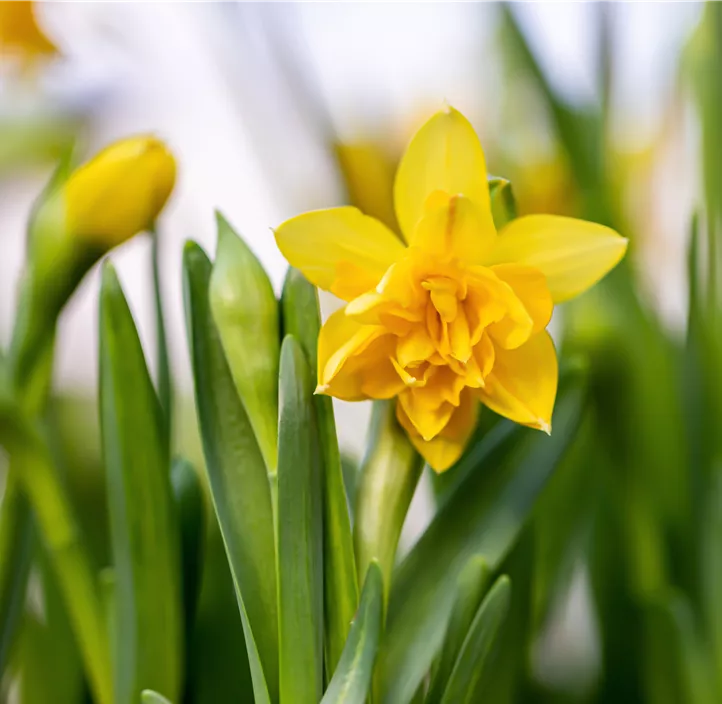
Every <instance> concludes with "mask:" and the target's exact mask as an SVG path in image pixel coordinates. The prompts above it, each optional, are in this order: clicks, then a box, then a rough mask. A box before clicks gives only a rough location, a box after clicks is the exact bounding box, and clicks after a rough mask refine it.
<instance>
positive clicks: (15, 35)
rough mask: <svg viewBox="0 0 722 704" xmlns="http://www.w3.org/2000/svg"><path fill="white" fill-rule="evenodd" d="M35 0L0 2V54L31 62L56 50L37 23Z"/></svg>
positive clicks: (55, 52)
mask: <svg viewBox="0 0 722 704" xmlns="http://www.w3.org/2000/svg"><path fill="white" fill-rule="evenodd" d="M35 6H36V3H34V2H0V54H2V55H3V56H11V57H13V58H17V59H19V60H20V61H21V62H22V63H25V64H32V63H33V62H34V61H35V60H36V59H39V58H42V57H44V56H53V55H54V54H57V53H58V49H57V47H56V46H55V44H53V42H52V41H50V39H48V37H47V36H46V34H45V32H43V30H42V29H40V27H39V26H38V22H37V18H36V16H35Z"/></svg>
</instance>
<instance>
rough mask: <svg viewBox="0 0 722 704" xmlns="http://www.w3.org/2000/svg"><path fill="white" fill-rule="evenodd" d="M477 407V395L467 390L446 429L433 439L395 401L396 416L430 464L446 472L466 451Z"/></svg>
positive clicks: (434, 468)
mask: <svg viewBox="0 0 722 704" xmlns="http://www.w3.org/2000/svg"><path fill="white" fill-rule="evenodd" d="M478 409H479V404H478V402H477V400H476V398H475V397H474V395H473V394H472V393H471V392H470V391H466V392H464V393H463V394H462V398H461V403H460V404H459V406H458V408H455V409H454V412H453V413H452V415H451V417H450V418H449V421H448V422H447V424H446V426H445V427H444V429H443V430H442V431H441V432H440V433H439V434H438V435H437V436H436V437H434V438H432V439H431V440H424V439H423V438H422V437H421V435H419V433H418V432H417V431H416V429H415V428H414V426H413V424H412V423H411V421H410V420H409V418H408V416H407V415H406V413H405V411H404V409H403V407H402V406H401V404H400V403H397V404H396V417H397V419H398V421H399V423H400V425H401V426H402V427H403V428H404V429H405V430H406V432H407V433H408V435H409V440H411V443H412V444H413V446H414V447H415V448H416V450H417V451H418V453H419V454H420V455H421V456H422V457H423V458H424V459H425V460H426V462H427V463H428V464H429V466H430V467H431V468H432V469H433V470H434V471H436V472H443V471H445V470H447V469H448V468H449V467H451V466H452V465H453V464H454V463H455V462H456V461H457V460H458V459H459V458H460V457H461V455H462V454H463V452H464V449H465V448H466V445H467V443H468V442H469V438H470V437H471V435H472V433H473V432H474V428H475V427H476V419H477V416H478Z"/></svg>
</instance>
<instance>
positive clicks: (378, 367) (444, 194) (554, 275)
mask: <svg viewBox="0 0 722 704" xmlns="http://www.w3.org/2000/svg"><path fill="white" fill-rule="evenodd" d="M394 202H395V208H396V216H397V219H398V222H399V225H400V227H401V231H402V232H403V235H404V238H405V241H404V242H402V241H401V240H400V239H399V238H398V237H397V236H396V235H394V233H393V232H392V231H391V230H389V229H388V228H387V227H386V226H385V225H383V224H382V223H380V222H379V221H377V220H374V219H373V218H370V217H368V216H365V215H363V213H361V212H360V211H359V210H357V209H356V208H351V207H342V208H332V209H329V210H320V211H315V212H310V213H306V214H304V215H299V216H298V217H295V218H292V219H291V220H288V221H287V222H285V223H283V224H282V225H281V226H280V227H279V228H278V230H277V231H276V233H275V235H276V241H277V243H278V246H279V247H280V249H281V251H282V252H283V254H284V256H285V257H286V259H287V260H288V261H289V262H290V263H291V264H292V265H293V266H295V267H297V268H298V269H300V270H301V271H302V272H303V273H304V274H305V275H306V277H307V278H308V279H309V280H310V281H312V282H313V283H314V284H316V285H317V286H319V287H320V288H322V289H325V290H327V291H331V292H332V293H334V294H336V295H337V296H339V297H340V298H342V299H344V300H345V301H347V302H348V303H347V305H346V306H345V307H344V308H343V309H341V310H339V311H337V312H336V313H334V314H333V315H331V316H330V318H329V319H328V320H327V321H326V323H325V325H324V326H323V328H322V330H321V333H320V336H319V341H318V380H319V386H318V389H317V392H318V393H325V394H329V395H331V396H335V397H336V398H340V399H344V400H348V401H357V400H362V399H390V398H394V397H396V398H397V405H396V414H397V418H398V420H399V423H400V424H401V425H402V426H403V428H404V429H405V430H406V431H407V433H408V435H409V438H410V440H411V442H412V443H413V444H414V446H415V447H416V448H417V450H418V451H419V452H420V453H421V455H422V456H423V457H424V458H425V459H426V461H427V462H428V463H429V464H430V465H431V466H432V467H433V468H434V469H435V470H437V471H442V470H445V469H447V468H448V467H450V466H451V465H452V464H453V463H454V462H455V461H456V460H457V459H458V458H459V456H460V455H461V453H462V452H463V450H464V447H465V445H466V443H467V441H468V439H469V437H470V435H471V433H472V431H473V429H474V426H475V423H476V414H477V409H478V401H482V402H483V403H484V404H485V405H487V406H488V407H489V408H491V409H493V410H494V411H496V412H497V413H499V414H501V415H503V416H506V417H507V418H510V419H511V420H513V421H516V422H517V423H521V424H523V425H527V426H531V427H533V428H538V429H540V430H543V431H545V432H547V433H549V432H550V431H551V416H552V409H553V407H554V400H555V396H556V390H557V359H556V353H555V350H554V344H553V343H552V340H551V338H550V337H549V334H548V333H547V332H546V330H545V328H546V326H547V324H548V323H549V320H550V318H551V315H552V309H553V307H554V304H555V303H561V302H562V301H566V300H568V299H570V298H573V297H574V296H576V295H578V294H580V293H582V292H583V291H584V290H586V289H587V288H589V287H590V286H592V285H593V284H594V283H596V282H597V281H599V279H601V278H602V277H603V276H604V275H605V274H606V273H607V272H608V271H609V270H610V269H612V267H614V265H615V264H617V262H619V260H620V259H621V258H622V256H623V255H624V252H625V250H626V248H627V240H626V239H624V238H622V237H620V236H619V235H618V234H617V233H616V232H614V231H613V230H611V229H609V228H607V227H604V226H602V225H598V224H595V223H590V222H585V221H582V220H575V219H572V218H566V217H559V216H554V215H529V216H526V217H521V218H518V219H516V220H513V221H511V222H510V223H508V224H507V225H505V226H504V227H503V228H502V229H501V230H500V231H499V232H498V233H497V231H496V228H495V227H494V222H493V220H492V215H491V205H490V199H489V189H488V187H487V172H486V164H485V161H484V153H483V151H482V148H481V144H480V143H479V139H478V137H477V136H476V134H475V132H474V129H473V128H472V126H471V125H470V123H469V122H468V121H467V120H466V118H464V117H463V116H462V115H461V114H460V113H459V112H457V111H456V110H454V109H451V108H448V109H445V110H443V111H442V112H439V113H438V114H436V115H435V116H434V117H432V118H431V119H430V120H429V121H428V122H427V123H426V124H425V125H424V126H423V127H422V128H421V129H420V130H419V132H418V133H417V134H416V136H415V137H414V138H413V140H412V141H411V144H410V145H409V147H408V149H407V151H406V154H405V155H404V157H403V159H402V160H401V164H400V165H399V169H398V172H397V174H396V182H395V186H394Z"/></svg>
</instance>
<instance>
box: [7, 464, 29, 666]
mask: <svg viewBox="0 0 722 704" xmlns="http://www.w3.org/2000/svg"><path fill="white" fill-rule="evenodd" d="M32 543H33V523H32V520H31V514H30V506H29V505H28V501H27V499H26V498H25V496H24V494H23V493H22V489H21V487H20V483H19V481H18V478H17V473H16V472H15V471H14V469H13V470H11V471H10V472H9V473H8V475H7V481H6V484H5V495H4V496H3V501H2V511H0V673H2V672H4V671H5V669H6V668H7V666H8V663H9V661H10V655H11V652H12V646H13V643H14V641H15V634H16V632H17V628H18V625H19V623H20V617H21V615H22V611H23V606H24V604H25V591H26V588H27V583H28V573H29V571H30V561H31V557H32Z"/></svg>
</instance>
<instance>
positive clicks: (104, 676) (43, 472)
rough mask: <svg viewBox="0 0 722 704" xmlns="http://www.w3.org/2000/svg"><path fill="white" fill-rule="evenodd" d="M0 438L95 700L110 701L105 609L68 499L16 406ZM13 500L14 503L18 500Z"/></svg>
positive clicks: (3, 420)
mask: <svg viewBox="0 0 722 704" xmlns="http://www.w3.org/2000/svg"><path fill="white" fill-rule="evenodd" d="M0 441H1V442H2V444H3V446H4V447H5V448H6V449H7V450H8V452H9V454H10V457H11V461H12V464H13V466H12V470H11V471H12V472H14V473H15V476H16V477H17V478H18V481H19V483H20V487H21V489H22V490H23V491H24V492H25V494H26V495H27V496H28V498H29V499H30V503H31V505H32V508H33V510H34V512H35V516H36V518H37V521H38V525H39V527H40V532H41V534H42V537H43V540H44V542H45V544H46V547H47V549H48V554H49V556H50V559H51V562H52V565H53V568H54V570H55V573H56V577H57V580H58V585H59V586H60V589H61V591H62V593H63V596H64V598H65V603H66V605H67V608H68V612H69V615H70V618H71V621H72V623H73V625H74V630H75V636H76V638H77V640H78V645H79V647H80V651H81V653H82V654H83V658H84V660H85V665H86V668H87V671H88V675H89V678H90V682H91V686H92V689H93V693H94V696H95V698H96V700H97V702H98V703H99V704H111V703H112V698H113V690H112V673H111V665H110V653H109V644H108V634H107V630H106V623H105V611H104V609H103V605H102V603H101V600H100V597H99V590H98V585H97V583H96V579H95V574H94V571H93V568H92V563H91V559H90V555H89V554H88V551H87V548H86V546H85V544H84V543H83V541H82V534H81V530H80V527H79V526H78V524H77V522H76V520H75V516H74V512H73V508H72V504H71V501H70V498H69V496H68V494H67V491H66V489H65V486H64V485H63V483H62V481H61V480H60V473H59V471H58V470H57V468H56V467H55V466H54V465H53V462H52V459H51V456H50V452H49V450H48V447H47V445H46V443H45V442H44V441H43V439H42V438H41V436H40V435H39V433H38V432H37V431H36V430H35V428H34V427H33V426H32V425H31V423H30V422H29V421H28V419H27V418H25V417H24V415H23V412H22V410H21V409H19V408H17V409H14V410H13V411H11V412H8V413H5V414H4V415H3V416H2V417H0ZM16 505H17V504H16Z"/></svg>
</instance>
